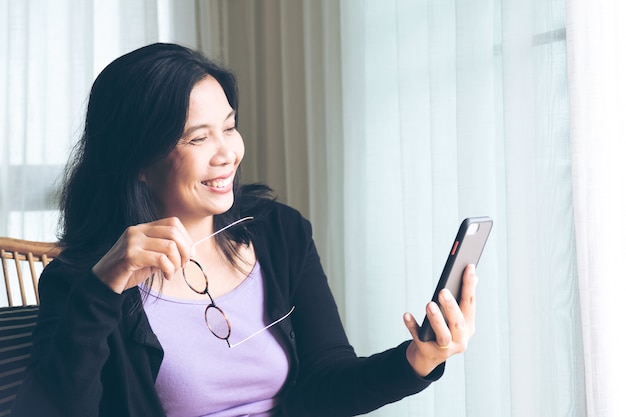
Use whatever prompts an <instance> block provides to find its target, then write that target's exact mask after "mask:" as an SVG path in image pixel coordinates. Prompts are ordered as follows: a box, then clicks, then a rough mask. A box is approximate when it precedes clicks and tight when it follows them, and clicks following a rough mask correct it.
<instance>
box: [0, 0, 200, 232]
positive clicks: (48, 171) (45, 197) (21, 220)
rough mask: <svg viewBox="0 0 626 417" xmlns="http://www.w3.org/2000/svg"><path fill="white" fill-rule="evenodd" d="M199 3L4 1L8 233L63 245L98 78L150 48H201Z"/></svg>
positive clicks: (1, 120) (0, 160)
mask: <svg viewBox="0 0 626 417" xmlns="http://www.w3.org/2000/svg"><path fill="white" fill-rule="evenodd" d="M194 5H195V2H194V1H193V0H184V1H176V2H174V1H173V0H130V1H129V0H114V1H110V0H87V1H86V0H59V1H46V0H0V28H2V29H0V62H2V63H3V64H2V65H0V97H1V98H2V99H1V100H0V235H3V236H7V235H8V236H12V237H19V238H25V239H33V240H50V241H52V240H55V238H56V236H55V232H56V222H57V212H56V210H55V206H56V203H55V201H56V200H55V193H56V191H57V187H58V181H59V179H60V177H59V176H60V173H61V170H62V168H63V166H64V164H65V162H66V161H67V158H68V155H69V152H70V150H71V147H72V145H73V144H74V143H75V142H76V140H77V139H78V137H79V135H80V130H81V125H82V119H83V117H84V111H85V105H86V101H87V95H88V92H89V88H90V86H91V83H92V81H93V79H94V78H95V76H96V75H97V74H98V73H99V72H100V70H102V68H103V67H104V66H105V65H106V64H108V63H109V62H110V61H111V60H112V59H114V58H116V57H117V56H119V55H121V54H122V53H124V52H127V51H129V50H131V49H134V48H136V47H139V46H142V45H144V44H147V43H150V42H155V41H157V40H176V41H178V42H182V43H186V44H189V45H191V46H196V43H197V39H198V36H197V35H196V26H195V18H194V17H195V6H194ZM181 22H182V24H181Z"/></svg>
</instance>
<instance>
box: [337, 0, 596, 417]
mask: <svg viewBox="0 0 626 417" xmlns="http://www.w3.org/2000/svg"><path fill="white" fill-rule="evenodd" d="M564 34H565V3H564V2H563V1H552V2H535V1H520V0H517V1H511V0H503V1H495V2H494V1H492V0H489V1H486V0H484V1H483V0H475V1H472V2H456V1H432V2H406V1H385V2H383V1H359V2H354V1H345V2H342V8H341V35H342V54H341V58H342V81H343V90H342V93H343V94H342V100H343V126H344V129H343V132H344V137H343V142H342V143H341V144H331V145H330V146H333V147H337V146H342V147H343V148H342V152H343V155H344V158H343V163H344V171H343V189H344V196H345V197H344V205H345V207H344V209H345V210H344V218H345V219H346V221H345V227H344V236H345V237H346V243H345V247H344V252H345V283H344V286H345V288H344V299H343V300H342V304H343V305H344V308H345V319H346V324H347V327H348V331H349V333H350V336H351V340H352V341H353V342H355V344H356V346H357V348H358V350H359V352H361V353H372V352H376V351H379V350H381V349H384V348H385V347H388V346H389V345H390V344H393V343H395V342H397V341H399V340H402V339H403V338H404V337H406V335H407V332H406V330H405V329H404V328H403V324H402V322H401V319H400V318H401V315H402V312H403V311H405V310H410V311H413V312H415V314H416V315H418V316H419V319H421V317H422V314H423V313H422V311H423V305H424V304H425V302H426V301H427V300H428V298H429V297H430V295H431V292H432V289H433V287H434V283H435V280H436V279H437V278H438V275H439V273H440V271H441V268H442V266H443V263H444V261H445V257H446V254H447V251H448V249H449V245H450V244H451V239H452V238H453V237H454V233H455V229H456V227H457V225H458V223H459V222H460V220H461V219H462V218H464V217H467V216H472V215H491V216H492V217H493V218H494V221H495V228H494V231H493V235H492V237H491V238H490V241H489V243H488V246H487V249H486V251H485V253H484V257H483V259H482V260H481V263H480V266H479V275H480V277H481V282H480V284H479V288H478V299H479V311H478V323H477V326H478V332H477V334H476V336H475V338H474V340H473V343H472V345H471V347H470V349H469V351H468V352H467V353H466V354H464V355H463V356H460V357H455V358H453V359H452V360H450V361H449V363H448V368H447V371H446V375H445V376H444V378H443V379H442V381H440V382H438V383H437V384H434V385H433V387H432V388H431V389H429V390H428V391H426V392H424V393H422V394H420V395H418V396H415V397H413V398H410V399H408V400H405V401H402V402H400V403H398V404H395V405H392V406H389V407H385V408H384V409H382V410H380V411H378V412H376V413H372V414H373V415H380V416H399V415H403V416H404V415H411V416H452V415H466V416H520V417H526V416H546V417H548V416H550V417H553V416H583V415H585V396H584V373H583V370H584V367H583V360H582V346H581V330H580V327H581V325H580V317H579V301H578V287H577V274H576V268H575V265H576V257H575V241H574V219H573V205H572V184H571V178H570V153H569V134H568V96H567V72H566V52H565V36H564ZM327 146H329V145H328V144H327ZM330 215H331V216H332V213H331V214H330ZM348 237H349V238H348Z"/></svg>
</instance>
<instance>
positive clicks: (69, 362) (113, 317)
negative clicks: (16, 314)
mask: <svg viewBox="0 0 626 417" xmlns="http://www.w3.org/2000/svg"><path fill="white" fill-rule="evenodd" d="M70 275H73V274H69V273H68V272H67V270H66V268H63V266H62V265H61V264H60V263H59V262H58V261H56V260H55V261H53V262H52V263H51V264H49V265H48V266H47V267H46V269H45V270H44V272H43V273H42V276H41V279H40V281H39V296H40V310H39V319H38V323H37V327H36V328H35V331H34V333H33V349H32V361H31V365H30V366H29V368H28V369H27V371H26V378H25V380H24V382H23V385H22V388H21V390H20V393H19V394H18V397H17V398H16V401H15V405H14V411H13V414H12V415H15V416H32V415H46V416H55V415H62V416H81V417H90V416H98V413H99V410H98V408H99V404H100V398H101V395H102V385H101V382H100V380H101V379H100V378H101V372H102V368H103V366H104V364H105V362H106V361H107V358H108V357H109V347H108V344H107V337H108V336H109V335H110V334H111V333H112V332H113V330H114V329H115V328H116V327H117V326H118V325H119V322H120V319H121V314H122V313H121V311H122V309H121V306H122V303H123V300H124V295H120V294H117V293H115V292H114V291H112V290H111V289H110V288H109V287H107V286H106V285H105V284H104V283H102V282H101V281H100V280H99V279H98V278H97V277H95V276H94V275H93V274H91V273H89V272H87V273H85V274H84V275H80V276H70ZM36 411H37V412H39V414H33V413H34V412H36Z"/></svg>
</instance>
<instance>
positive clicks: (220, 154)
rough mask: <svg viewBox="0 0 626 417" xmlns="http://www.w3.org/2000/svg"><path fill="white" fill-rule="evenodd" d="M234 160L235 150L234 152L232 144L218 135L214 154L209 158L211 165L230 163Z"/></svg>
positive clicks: (235, 157)
mask: <svg viewBox="0 0 626 417" xmlns="http://www.w3.org/2000/svg"><path fill="white" fill-rule="evenodd" d="M236 160H237V152H235V149H234V148H233V146H231V144H229V141H227V140H225V138H224V137H220V139H219V141H218V146H217V149H216V150H215V154H214V155H213V157H212V158H211V165H217V166H224V165H232V164H234V163H235V161H236Z"/></svg>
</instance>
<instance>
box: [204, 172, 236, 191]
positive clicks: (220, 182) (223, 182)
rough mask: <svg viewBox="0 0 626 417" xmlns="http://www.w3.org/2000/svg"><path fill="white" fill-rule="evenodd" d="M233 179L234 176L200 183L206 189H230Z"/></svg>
mask: <svg viewBox="0 0 626 417" xmlns="http://www.w3.org/2000/svg"><path fill="white" fill-rule="evenodd" d="M233 178H234V175H229V176H228V177H226V178H214V179H212V180H205V181H201V183H202V185H204V186H206V187H211V188H217V189H222V188H228V187H230V186H231V185H232V183H233Z"/></svg>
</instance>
